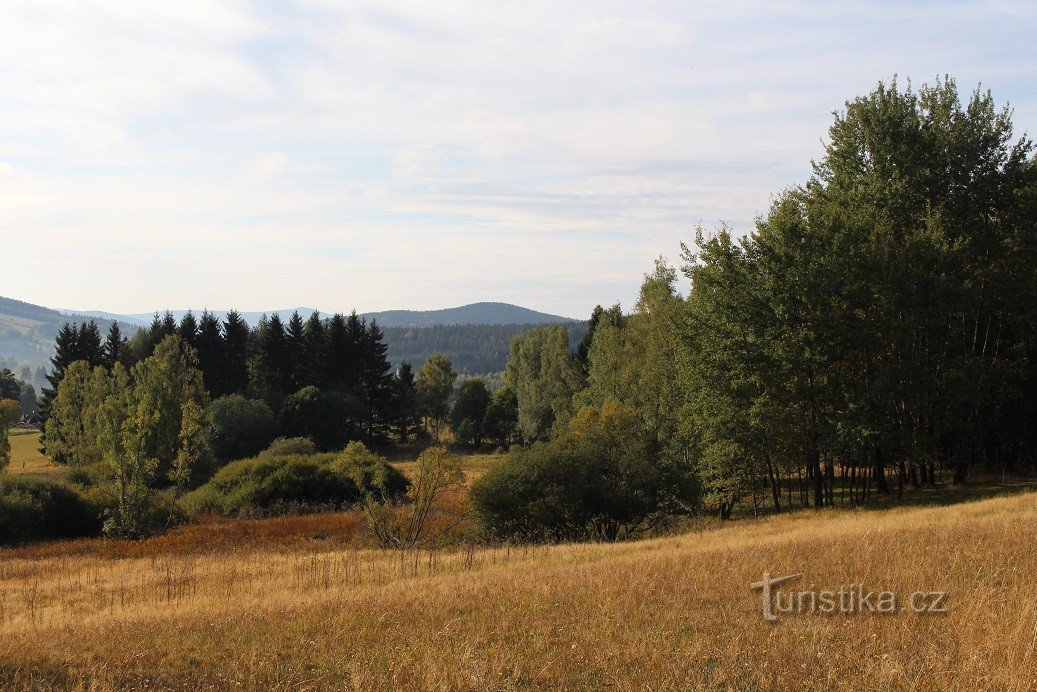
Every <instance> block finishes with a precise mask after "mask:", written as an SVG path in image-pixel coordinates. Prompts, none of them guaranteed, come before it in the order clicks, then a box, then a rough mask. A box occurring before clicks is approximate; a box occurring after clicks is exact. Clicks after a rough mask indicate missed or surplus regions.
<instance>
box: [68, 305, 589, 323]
mask: <svg viewBox="0 0 1037 692" xmlns="http://www.w3.org/2000/svg"><path fill="white" fill-rule="evenodd" d="M315 311H316V309H315V308H309V307H297V308H287V309H278V310H251V311H239V314H240V315H241V316H242V317H243V318H244V319H245V321H246V322H248V323H249V324H250V325H252V326H255V325H256V323H258V322H259V320H260V319H261V318H262V317H263V315H267V316H269V315H273V314H275V313H276V314H277V315H278V316H280V317H281V319H287V318H289V317H291V315H292V313H293V312H298V313H299V315H300V317H302V318H303V319H306V318H308V317H309V316H310V315H311V314H312V313H314V312H315ZM62 312H66V311H62ZM67 312H68V313H69V314H74V315H86V316H88V317H95V318H99V319H106V320H118V321H120V322H125V323H128V324H135V325H138V326H147V325H149V324H151V320H152V318H153V317H154V315H155V313H153V312H140V313H128V314H119V313H114V312H107V311H104V310H76V311H72V310H70V311H67ZM157 312H158V314H162V313H164V312H165V310H159V311H157ZM169 312H170V313H172V315H173V317H174V318H176V319H177V320H179V319H180V318H182V317H183V316H184V315H185V314H186V313H187V312H188V311H187V310H170V311H169ZM192 312H193V313H194V314H195V315H200V314H201V310H192ZM210 312H212V313H213V314H214V315H215V316H216V317H218V318H220V319H224V318H225V317H226V316H227V312H228V311H227V310H210ZM322 314H330V313H323V312H322ZM357 314H358V315H359V316H360V317H363V318H365V319H367V320H376V321H377V322H378V325H379V326H381V327H385V328H389V327H438V326H453V325H465V324H493V325H503V324H557V323H559V322H563V323H568V322H580V321H581V320H578V319H575V318H572V317H563V316H562V315H552V314H550V313H546V312H541V311H539V310H533V309H531V308H527V307H523V306H521V305H515V304H514V303H505V302H499V301H481V302H476V303H468V304H466V305H459V306H457V307H451V308H438V309H433V310H404V309H398V310H380V311H373V312H363V313H357Z"/></svg>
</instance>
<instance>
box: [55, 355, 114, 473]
mask: <svg viewBox="0 0 1037 692" xmlns="http://www.w3.org/2000/svg"><path fill="white" fill-rule="evenodd" d="M110 393H111V386H110V378H109V375H108V372H107V371H106V370H105V369H104V368H103V367H99V366H98V367H96V368H91V367H90V364H89V363H88V362H87V361H85V360H77V361H75V362H74V363H70V364H69V365H68V367H67V368H66V370H65V377H64V378H63V379H62V380H61V382H59V383H58V385H57V390H56V392H55V396H54V397H53V399H52V400H51V403H50V415H49V417H48V418H47V422H46V424H45V425H44V428H43V435H42V441H43V451H44V453H45V454H47V455H48V456H49V457H50V458H51V459H53V460H54V461H56V462H57V463H59V464H68V465H70V466H89V465H91V464H95V463H97V462H98V461H99V460H100V459H101V452H100V450H99V449H98V447H97V437H98V434H97V412H98V410H99V408H100V406H101V404H102V402H103V401H104V399H105V397H107V396H108V395H109V394H110Z"/></svg>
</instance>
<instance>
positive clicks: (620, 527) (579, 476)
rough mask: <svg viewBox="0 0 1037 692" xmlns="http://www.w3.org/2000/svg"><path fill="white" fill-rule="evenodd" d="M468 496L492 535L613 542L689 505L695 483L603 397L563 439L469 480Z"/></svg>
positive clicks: (515, 454) (515, 455) (511, 456)
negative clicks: (602, 403)
mask: <svg viewBox="0 0 1037 692" xmlns="http://www.w3.org/2000/svg"><path fill="white" fill-rule="evenodd" d="M471 502H472V506H473V507H474V509H475V511H476V513H477V514H478V515H479V517H480V519H481V521H482V523H483V526H484V528H485V529H486V530H487V531H488V532H489V533H490V534H492V535H494V536H496V537H502V538H506V537H518V538H523V539H526V540H554V541H562V540H586V539H594V540H610V541H614V540H617V539H619V538H624V537H628V536H632V535H634V534H637V533H640V532H643V531H646V530H648V529H651V528H653V527H655V526H657V525H658V524H659V523H661V522H663V521H665V520H667V519H668V518H670V517H672V516H676V515H679V514H684V513H687V512H690V511H693V510H694V509H695V508H696V507H697V503H698V484H697V481H696V478H695V476H694V474H693V473H692V472H691V470H690V468H688V467H686V466H684V465H683V464H680V463H676V462H673V461H671V460H667V459H666V458H664V457H663V456H662V455H660V454H659V453H658V452H657V450H656V448H655V445H653V444H652V442H651V441H650V440H649V438H648V436H647V435H646V433H645V431H644V429H643V426H642V425H641V423H640V421H639V419H638V418H637V417H636V416H635V415H633V414H631V413H629V412H627V411H625V410H624V409H622V407H620V406H619V405H618V404H616V403H615V402H606V403H605V405H604V406H602V408H601V409H600V410H598V409H593V408H585V409H583V410H582V411H580V413H579V414H578V415H577V416H576V417H575V418H574V419H573V420H572V421H571V423H570V424H569V428H568V430H567V432H566V433H565V434H563V435H562V436H561V437H559V438H557V439H555V440H552V441H550V442H543V443H538V444H535V445H533V446H532V447H529V448H525V449H517V450H514V451H512V452H511V453H510V454H509V455H508V456H507V457H506V458H505V460H504V461H503V462H501V463H500V464H499V465H497V466H496V467H494V468H492V469H490V470H489V471H488V472H487V473H486V474H485V475H484V476H483V477H482V478H480V479H479V480H478V481H476V482H475V483H474V484H473V486H472V490H471Z"/></svg>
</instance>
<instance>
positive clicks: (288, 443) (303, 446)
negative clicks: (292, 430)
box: [259, 437, 317, 457]
mask: <svg viewBox="0 0 1037 692" xmlns="http://www.w3.org/2000/svg"><path fill="white" fill-rule="evenodd" d="M316 453H317V445H315V444H313V440H311V439H310V438H308V437H279V438H277V439H276V440H274V441H273V442H271V443H270V446H269V447H267V448H266V449H264V450H263V451H262V452H260V454H259V456H261V457H288V456H309V455H311V454H316Z"/></svg>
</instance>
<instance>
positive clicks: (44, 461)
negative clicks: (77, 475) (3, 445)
mask: <svg viewBox="0 0 1037 692" xmlns="http://www.w3.org/2000/svg"><path fill="white" fill-rule="evenodd" d="M7 439H8V441H10V443H11V465H10V466H8V467H7V471H8V472H9V473H11V474H13V475H30V476H36V477H37V478H50V479H54V480H56V479H58V478H62V477H64V475H65V473H66V472H67V469H66V468H65V467H64V466H61V465H59V464H55V463H54V462H53V461H51V460H50V459H49V458H48V457H45V456H44V455H43V454H42V453H40V436H39V433H37V432H19V433H17V434H13V435H9V436H8V438H7Z"/></svg>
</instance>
